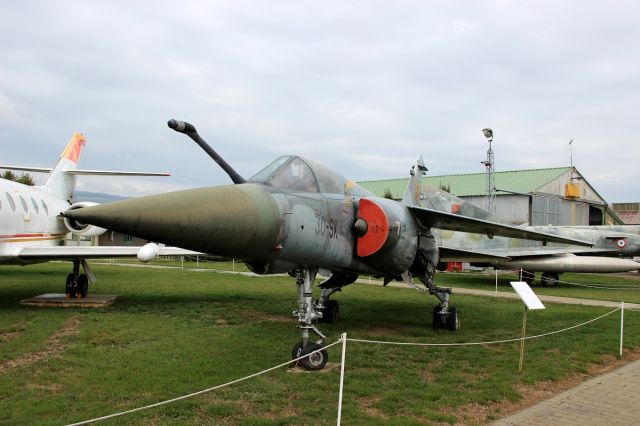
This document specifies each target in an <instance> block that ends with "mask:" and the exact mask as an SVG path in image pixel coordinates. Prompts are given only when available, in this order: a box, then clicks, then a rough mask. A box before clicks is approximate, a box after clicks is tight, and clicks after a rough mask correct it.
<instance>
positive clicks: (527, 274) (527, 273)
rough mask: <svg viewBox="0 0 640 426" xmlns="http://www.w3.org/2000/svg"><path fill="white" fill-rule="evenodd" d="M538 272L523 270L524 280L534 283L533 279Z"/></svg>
mask: <svg viewBox="0 0 640 426" xmlns="http://www.w3.org/2000/svg"><path fill="white" fill-rule="evenodd" d="M535 277H536V274H535V273H534V272H531V271H522V281H524V282H525V283H527V284H529V285H531V284H533V280H534V279H535Z"/></svg>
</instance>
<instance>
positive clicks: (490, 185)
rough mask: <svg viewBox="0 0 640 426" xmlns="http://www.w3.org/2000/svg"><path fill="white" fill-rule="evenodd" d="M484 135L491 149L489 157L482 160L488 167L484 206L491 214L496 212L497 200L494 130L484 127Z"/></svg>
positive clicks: (488, 152) (488, 153) (488, 151)
mask: <svg viewBox="0 0 640 426" xmlns="http://www.w3.org/2000/svg"><path fill="white" fill-rule="evenodd" d="M482 133H483V134H484V137H485V138H487V141H488V142H489V149H488V150H487V159H486V160H485V161H481V163H482V164H484V166H485V168H486V173H485V180H486V192H485V200H484V208H485V210H486V211H488V212H489V213H491V214H495V200H496V168H495V163H494V160H493V149H492V148H491V142H493V130H492V129H489V128H486V129H482Z"/></svg>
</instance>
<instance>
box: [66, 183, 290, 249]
mask: <svg viewBox="0 0 640 426" xmlns="http://www.w3.org/2000/svg"><path fill="white" fill-rule="evenodd" d="M64 216H65V217H70V218H72V219H76V220H79V221H82V222H83V223H89V224H92V225H97V226H100V227H103V228H106V229H109V230H112V231H118V232H122V233H125V234H128V235H133V236H136V237H139V238H143V239H147V240H150V241H154V242H159V243H164V244H168V245H172V246H178V247H182V248H186V249H191V250H196V251H202V252H205V253H209V254H213V255H219V256H230V257H231V256H233V257H237V258H241V259H245V260H254V259H263V258H264V257H265V256H268V255H269V254H270V253H273V250H274V247H275V246H276V239H277V237H278V234H279V231H280V230H279V224H280V220H279V218H280V217H279V210H278V207H277V205H276V203H275V200H274V198H273V197H272V196H271V194H269V193H267V192H266V191H264V190H263V189H262V188H261V187H260V186H258V185H255V184H241V185H229V186H218V187H209V188H198V189H190V190H186V191H178V192H170V193H164V194H158V195H151V196H148V197H141V198H133V199H128V200H122V201H116V202H113V203H108V204H103V205H99V206H94V207H86V208H82V209H77V210H73V211H68V212H65V213H64Z"/></svg>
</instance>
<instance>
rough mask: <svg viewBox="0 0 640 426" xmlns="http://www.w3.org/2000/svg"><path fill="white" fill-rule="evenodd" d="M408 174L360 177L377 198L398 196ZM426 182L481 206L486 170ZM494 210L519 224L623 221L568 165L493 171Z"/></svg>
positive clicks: (400, 194) (401, 192)
mask: <svg viewBox="0 0 640 426" xmlns="http://www.w3.org/2000/svg"><path fill="white" fill-rule="evenodd" d="M408 181H409V179H408V178H405V179H386V180H376V181H364V182H358V183H359V184H360V185H361V186H363V187H364V188H366V189H368V190H369V191H371V192H373V193H374V194H376V195H377V196H380V197H384V196H386V197H388V198H389V197H390V198H393V199H396V200H399V199H402V196H403V195H404V191H405V189H406V187H407V183H408ZM424 182H425V184H426V185H428V186H431V187H433V188H442V189H444V190H446V191H448V192H451V193H452V194H455V195H457V196H458V197H460V198H462V199H464V200H465V201H468V202H470V203H472V204H474V205H476V206H478V207H481V208H484V200H485V193H486V186H485V185H486V175H485V173H470V174H459V175H446V176H427V177H425V180H424ZM495 182H496V197H495V212H494V213H495V214H496V216H498V217H500V218H502V219H504V220H507V221H509V222H511V223H513V224H516V225H521V224H528V225H613V224H622V221H621V220H620V218H619V217H618V215H617V214H616V213H615V212H614V211H613V210H612V209H611V208H609V206H608V205H607V202H606V201H605V200H604V199H603V198H602V196H600V194H598V192H597V191H596V190H595V189H594V188H593V186H591V184H590V183H589V182H587V180H586V179H585V178H584V176H582V174H581V173H580V172H578V170H576V169H575V168H572V167H555V168H547V169H531V170H514V171H505V172H496V174H495Z"/></svg>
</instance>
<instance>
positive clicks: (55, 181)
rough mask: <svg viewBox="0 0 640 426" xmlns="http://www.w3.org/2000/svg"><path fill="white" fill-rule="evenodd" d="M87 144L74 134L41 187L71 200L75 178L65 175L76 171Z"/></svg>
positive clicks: (81, 136)
mask: <svg viewBox="0 0 640 426" xmlns="http://www.w3.org/2000/svg"><path fill="white" fill-rule="evenodd" d="M86 143H87V139H86V138H85V137H84V135H83V134H82V133H75V134H74V135H73V137H72V138H71V140H70V141H69V143H68V144H67V147H66V148H65V149H64V151H63V152H62V154H61V155H60V159H59V160H58V163H57V164H56V166H55V167H54V168H53V170H51V173H49V176H47V180H46V181H45V182H44V185H43V187H44V188H45V189H46V190H48V191H49V192H51V193H53V194H55V195H57V196H59V197H64V199H65V200H71V197H72V195H73V190H74V189H75V186H76V178H75V176H74V175H71V174H69V173H65V171H67V170H76V169H77V168H78V162H79V161H80V153H81V152H82V148H84V146H85V144H86Z"/></svg>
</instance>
